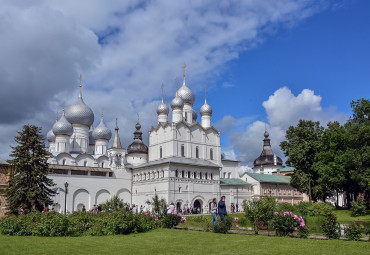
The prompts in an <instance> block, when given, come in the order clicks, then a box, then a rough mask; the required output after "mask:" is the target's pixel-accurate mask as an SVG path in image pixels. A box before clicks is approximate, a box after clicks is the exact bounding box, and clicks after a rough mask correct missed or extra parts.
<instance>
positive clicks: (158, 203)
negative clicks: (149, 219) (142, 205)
mask: <svg viewBox="0 0 370 255" xmlns="http://www.w3.org/2000/svg"><path fill="white" fill-rule="evenodd" d="M146 203H147V204H148V205H152V207H153V213H154V214H156V215H157V216H158V218H163V217H164V216H165V215H166V212H167V202H166V199H164V198H161V199H160V198H159V197H158V195H157V194H155V195H154V197H153V198H152V201H150V200H148V201H146Z"/></svg>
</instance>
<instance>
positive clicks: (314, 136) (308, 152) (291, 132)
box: [280, 120, 324, 201]
mask: <svg viewBox="0 0 370 255" xmlns="http://www.w3.org/2000/svg"><path fill="white" fill-rule="evenodd" d="M323 131H324V128H323V127H322V126H320V122H318V121H317V122H314V121H310V120H300V121H299V123H298V125H297V127H294V126H290V127H289V128H288V130H287V131H286V135H285V138H286V141H283V142H281V143H280V147H281V149H282V151H283V152H284V155H285V156H287V157H288V160H287V164H288V165H291V166H294V167H295V169H296V170H295V171H294V173H293V175H292V176H291V185H292V186H293V187H294V188H296V189H297V190H299V191H300V192H305V193H307V194H308V196H309V198H310V201H311V200H315V201H316V200H317V196H316V195H315V194H314V193H313V192H312V188H313V187H314V186H316V185H317V181H318V178H319V175H318V172H317V170H316V169H315V168H314V162H315V157H316V153H317V152H318V151H319V149H320V138H321V136H322V134H323Z"/></svg>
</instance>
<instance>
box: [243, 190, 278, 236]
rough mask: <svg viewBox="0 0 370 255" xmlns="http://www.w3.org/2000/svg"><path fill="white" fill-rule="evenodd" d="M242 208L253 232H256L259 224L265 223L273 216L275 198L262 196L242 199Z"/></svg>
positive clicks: (259, 226)
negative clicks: (247, 199) (257, 198)
mask: <svg viewBox="0 0 370 255" xmlns="http://www.w3.org/2000/svg"><path fill="white" fill-rule="evenodd" d="M243 208H244V211H245V216H246V218H247V219H248V220H249V221H250V222H251V223H252V226H253V229H254V232H255V234H258V229H259V228H261V225H267V224H268V221H269V220H270V219H272V217H273V216H274V211H275V209H276V203H275V198H273V197H262V198H260V199H259V200H256V199H253V200H250V201H248V202H246V201H244V203H243Z"/></svg>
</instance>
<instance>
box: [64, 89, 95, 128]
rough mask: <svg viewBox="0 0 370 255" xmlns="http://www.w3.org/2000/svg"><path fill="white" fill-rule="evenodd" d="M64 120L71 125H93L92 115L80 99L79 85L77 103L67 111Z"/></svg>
mask: <svg viewBox="0 0 370 255" xmlns="http://www.w3.org/2000/svg"><path fill="white" fill-rule="evenodd" d="M66 118H67V120H68V121H69V122H70V123H72V124H80V125H85V126H88V127H90V126H91V125H92V124H93V123H94V113H93V111H92V110H91V109H90V107H88V106H87V105H86V104H85V103H84V101H83V99H82V93H81V84H80V94H79V96H78V98H77V101H76V102H75V103H74V104H73V105H72V106H70V107H69V108H68V109H67V111H66Z"/></svg>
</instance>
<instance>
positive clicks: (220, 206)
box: [218, 196, 227, 221]
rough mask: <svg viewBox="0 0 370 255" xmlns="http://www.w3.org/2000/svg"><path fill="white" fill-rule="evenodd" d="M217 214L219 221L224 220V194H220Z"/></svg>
mask: <svg viewBox="0 0 370 255" xmlns="http://www.w3.org/2000/svg"><path fill="white" fill-rule="evenodd" d="M218 215H220V218H221V221H224V219H225V216H226V215H227V212H226V205H225V196H222V197H221V200H220V202H218Z"/></svg>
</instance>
